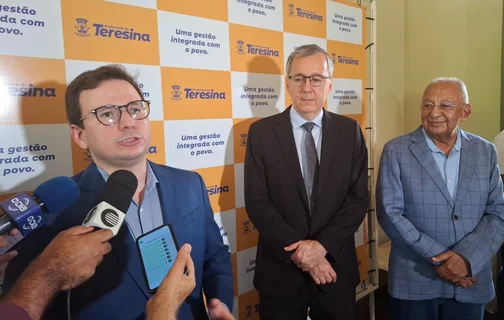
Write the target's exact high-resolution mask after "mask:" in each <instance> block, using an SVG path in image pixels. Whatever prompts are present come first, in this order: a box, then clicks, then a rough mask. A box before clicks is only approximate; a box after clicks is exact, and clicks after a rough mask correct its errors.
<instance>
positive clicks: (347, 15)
mask: <svg viewBox="0 0 504 320" xmlns="http://www.w3.org/2000/svg"><path fill="white" fill-rule="evenodd" d="M327 39H329V40H336V41H342V42H349V43H355V44H362V9H360V8H355V7H352V6H347V5H345V4H342V3H338V2H332V1H327Z"/></svg>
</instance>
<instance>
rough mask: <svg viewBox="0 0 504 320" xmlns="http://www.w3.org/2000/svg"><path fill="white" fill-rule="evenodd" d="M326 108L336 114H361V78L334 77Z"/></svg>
mask: <svg viewBox="0 0 504 320" xmlns="http://www.w3.org/2000/svg"><path fill="white" fill-rule="evenodd" d="M332 84H333V88H332V90H331V92H330V93H329V97H328V98H327V109H328V110H329V111H332V112H334V113H338V114H362V80H361V79H334V78H333V82H332Z"/></svg>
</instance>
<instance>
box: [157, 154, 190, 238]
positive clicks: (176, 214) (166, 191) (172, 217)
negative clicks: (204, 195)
mask: <svg viewBox="0 0 504 320" xmlns="http://www.w3.org/2000/svg"><path fill="white" fill-rule="evenodd" d="M150 165H151V167H152V171H153V172H154V174H155V175H156V177H157V179H158V181H159V183H158V185H157V191H158V195H159V202H160V204H161V211H162V213H163V223H168V224H171V225H172V227H173V230H174V232H175V235H176V238H177V241H178V239H179V238H180V236H181V235H178V234H177V232H178V231H180V230H182V222H181V221H182V220H181V219H182V217H181V212H183V211H182V208H181V207H180V201H179V199H178V196H177V189H178V181H177V180H176V179H175V177H173V176H172V175H170V174H169V171H166V170H160V169H161V166H159V165H157V164H154V163H152V162H151V163H150ZM178 242H179V243H180V241H178Z"/></svg>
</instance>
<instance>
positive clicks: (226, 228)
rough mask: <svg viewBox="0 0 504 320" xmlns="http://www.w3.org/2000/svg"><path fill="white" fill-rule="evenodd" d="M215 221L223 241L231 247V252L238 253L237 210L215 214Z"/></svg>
mask: <svg viewBox="0 0 504 320" xmlns="http://www.w3.org/2000/svg"><path fill="white" fill-rule="evenodd" d="M214 220H215V222H216V223H217V225H218V226H219V229H220V232H221V236H222V241H224V244H227V245H228V246H229V252H231V254H233V253H236V210H234V209H233V210H227V211H222V212H218V213H215V214H214Z"/></svg>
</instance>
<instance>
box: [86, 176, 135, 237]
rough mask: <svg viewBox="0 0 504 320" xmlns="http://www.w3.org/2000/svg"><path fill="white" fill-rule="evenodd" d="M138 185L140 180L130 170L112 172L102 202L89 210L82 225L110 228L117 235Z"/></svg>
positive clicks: (102, 195) (104, 189)
mask: <svg viewBox="0 0 504 320" xmlns="http://www.w3.org/2000/svg"><path fill="white" fill-rule="evenodd" d="M137 186H138V180H137V178H136V176H135V175H134V174H133V173H131V172H130V171H127V170H118V171H115V172H114V173H112V174H111V175H110V177H109V178H108V180H107V182H106V183H105V187H104V188H103V193H102V194H101V198H100V202H99V203H98V204H97V205H96V206H95V207H94V208H93V209H91V210H90V211H89V212H88V214H87V215H86V218H85V219H84V221H83V222H82V225H83V226H85V227H95V228H100V229H110V230H112V232H113V233H114V236H116V235H117V233H118V232H119V229H120V227H121V225H122V223H123V221H124V218H125V217H126V213H127V212H128V208H129V206H130V204H131V200H132V199H133V195H134V194H135V192H136V189H137Z"/></svg>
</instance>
